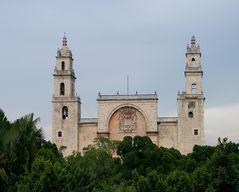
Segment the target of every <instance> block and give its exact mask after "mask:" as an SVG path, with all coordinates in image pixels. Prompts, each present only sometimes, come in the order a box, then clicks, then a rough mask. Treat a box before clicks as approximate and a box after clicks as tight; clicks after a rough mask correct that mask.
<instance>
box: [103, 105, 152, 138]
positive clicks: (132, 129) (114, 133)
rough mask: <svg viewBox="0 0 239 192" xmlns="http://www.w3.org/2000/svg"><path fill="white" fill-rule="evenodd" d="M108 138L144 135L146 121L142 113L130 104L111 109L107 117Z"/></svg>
mask: <svg viewBox="0 0 239 192" xmlns="http://www.w3.org/2000/svg"><path fill="white" fill-rule="evenodd" d="M108 131H109V138H110V139H112V140H122V139H123V137H125V136H132V137H133V136H135V135H141V136H143V135H146V131H147V121H146V118H145V116H144V115H143V113H142V112H141V111H140V110H139V109H137V108H136V107H135V106H132V105H123V106H120V107H117V108H116V109H115V110H113V111H112V114H111V115H110V116H109V119H108Z"/></svg>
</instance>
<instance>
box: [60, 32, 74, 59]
mask: <svg viewBox="0 0 239 192" xmlns="http://www.w3.org/2000/svg"><path fill="white" fill-rule="evenodd" d="M57 56H58V57H72V52H71V50H70V49H69V48H68V47H67V39H66V36H65V35H64V37H63V40H62V48H60V49H58V51H57Z"/></svg>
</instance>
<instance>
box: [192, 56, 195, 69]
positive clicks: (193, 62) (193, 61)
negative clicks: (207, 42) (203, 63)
mask: <svg viewBox="0 0 239 192" xmlns="http://www.w3.org/2000/svg"><path fill="white" fill-rule="evenodd" d="M192 67H196V60H195V58H192Z"/></svg>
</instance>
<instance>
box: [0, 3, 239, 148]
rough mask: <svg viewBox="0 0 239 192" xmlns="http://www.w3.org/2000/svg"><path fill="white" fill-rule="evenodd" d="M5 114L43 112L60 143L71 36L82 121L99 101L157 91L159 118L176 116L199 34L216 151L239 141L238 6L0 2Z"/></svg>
mask: <svg viewBox="0 0 239 192" xmlns="http://www.w3.org/2000/svg"><path fill="white" fill-rule="evenodd" d="M0 18H1V19H0V24H1V25H0V29H1V30H0V38H1V39H0V42H1V46H0V56H1V61H0V66H1V71H0V72H1V74H0V85H1V92H0V93H1V94H0V108H1V109H2V110H3V111H5V113H6V115H7V117H8V119H9V120H14V119H16V118H19V117H21V116H23V115H25V114H28V113H31V112H33V113H34V114H35V117H40V119H41V122H40V123H39V126H40V127H42V128H43V130H44V132H45V135H46V138H47V139H50V138H51V114H52V112H51V109H52V108H51V97H52V94H53V76H52V74H53V71H54V66H55V56H56V51H57V48H58V47H61V45H62V37H63V34H64V32H66V35H67V38H68V46H69V47H70V49H71V50H72V52H73V57H74V69H75V73H76V76H77V81H76V90H77V93H78V94H79V95H80V97H81V101H82V117H96V116H97V103H96V98H97V94H98V92H99V91H100V92H101V93H102V94H116V92H117V91H119V93H121V94H125V93H126V90H127V88H126V79H127V74H129V79H130V93H135V91H138V93H154V92H155V91H157V93H158V97H159V101H158V115H159V116H176V115H177V113H176V111H177V102H176V96H177V92H178V90H179V91H182V90H183V89H184V67H185V52H186V45H187V43H190V39H191V36H192V35H195V36H196V40H197V43H199V44H200V47H201V52H202V66H203V70H204V80H203V83H204V94H205V97H206V101H205V131H206V143H207V144H215V143H216V142H217V138H218V137H219V136H220V137H229V139H231V140H233V141H235V142H239V86H238V83H239V61H238V58H237V57H238V56H239V46H238V45H239V37H238V35H239V1H238V0H210V1H209V0H201V1H198V0H164V1H163V0H77V1H73V0H68V1H60V0H50V1H49V0H41V1H33V0H29V1H27V0H21V1H18V0H15V1H13V0H0Z"/></svg>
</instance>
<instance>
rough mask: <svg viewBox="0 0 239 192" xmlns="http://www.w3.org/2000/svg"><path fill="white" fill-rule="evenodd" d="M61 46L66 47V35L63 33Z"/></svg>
mask: <svg viewBox="0 0 239 192" xmlns="http://www.w3.org/2000/svg"><path fill="white" fill-rule="evenodd" d="M62 45H63V47H66V46H67V39H66V33H64V37H63V40H62Z"/></svg>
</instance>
